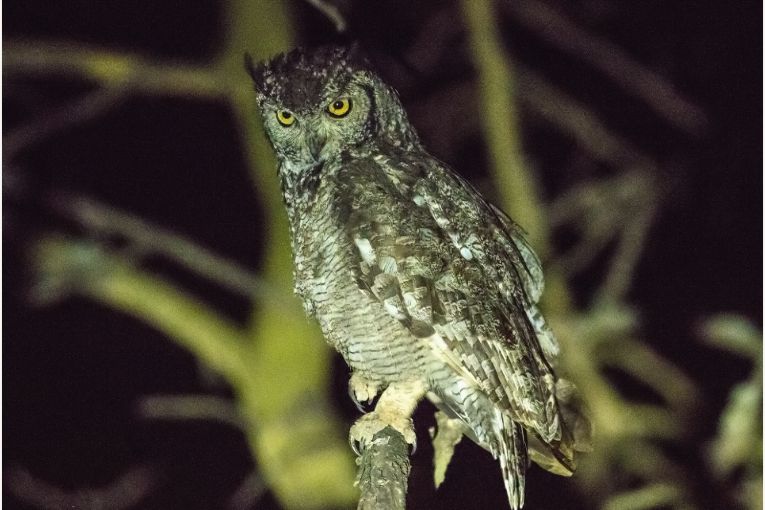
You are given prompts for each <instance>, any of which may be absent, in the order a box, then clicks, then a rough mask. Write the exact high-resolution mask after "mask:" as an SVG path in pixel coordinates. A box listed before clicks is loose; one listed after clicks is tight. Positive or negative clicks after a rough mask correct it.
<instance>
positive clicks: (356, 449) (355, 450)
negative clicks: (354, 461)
mask: <svg viewBox="0 0 765 510" xmlns="http://www.w3.org/2000/svg"><path fill="white" fill-rule="evenodd" d="M357 442H358V441H356V440H355V439H354V438H353V436H352V435H349V436H348V444H350V445H351V450H353V453H355V454H356V457H361V448H360V447H358V446H356V443H357Z"/></svg>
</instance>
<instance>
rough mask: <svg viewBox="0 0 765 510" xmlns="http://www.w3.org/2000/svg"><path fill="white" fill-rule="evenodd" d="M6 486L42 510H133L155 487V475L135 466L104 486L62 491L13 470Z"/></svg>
mask: <svg viewBox="0 0 765 510" xmlns="http://www.w3.org/2000/svg"><path fill="white" fill-rule="evenodd" d="M6 476H7V478H6V483H5V486H6V487H7V488H8V490H9V492H11V493H12V494H13V495H14V496H15V497H16V498H18V499H19V500H21V501H23V502H25V503H27V504H29V505H32V506H34V507H36V508H41V509H44V510H48V509H50V510H64V509H70V508H76V509H81V510H122V509H127V508H133V507H135V506H136V505H137V504H138V503H140V502H141V500H143V499H144V498H146V496H148V495H149V493H150V492H151V491H152V490H153V489H154V488H155V487H156V486H157V481H158V480H157V475H156V473H155V472H154V470H152V469H150V468H147V467H135V468H132V469H130V470H128V471H127V472H125V473H123V474H122V475H120V476H119V477H118V478H117V479H116V480H114V481H113V482H112V483H110V484H109V485H107V486H105V487H100V488H94V489H80V490H77V491H71V492H70V491H65V490H63V489H61V488H59V487H56V486H55V485H52V484H50V483H48V482H45V481H43V480H40V479H38V478H36V477H35V476H33V475H32V474H31V473H30V472H29V471H27V470H25V469H22V468H12V469H10V470H9V473H8V474H7V475H6Z"/></svg>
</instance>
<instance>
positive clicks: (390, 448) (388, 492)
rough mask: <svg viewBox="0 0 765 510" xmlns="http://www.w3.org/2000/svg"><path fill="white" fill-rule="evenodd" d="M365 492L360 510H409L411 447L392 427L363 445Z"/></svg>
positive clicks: (361, 471) (361, 480)
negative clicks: (407, 492)
mask: <svg viewBox="0 0 765 510" xmlns="http://www.w3.org/2000/svg"><path fill="white" fill-rule="evenodd" d="M356 462H357V463H358V465H359V479H358V486H359V489H360V490H361V498H360V499H359V506H358V509H359V510H372V509H390V510H399V509H400V510H403V509H404V508H406V490H407V479H408V478H409V470H410V464H409V445H408V444H407V443H406V441H404V437H403V436H402V435H401V434H400V433H399V432H398V431H396V430H395V429H393V428H392V427H390V426H388V427H385V428H384V429H383V430H381V431H380V432H378V433H377V434H375V435H374V438H373V439H372V441H371V442H370V443H369V444H366V445H363V446H362V449H361V455H360V457H359V458H358V459H357V460H356Z"/></svg>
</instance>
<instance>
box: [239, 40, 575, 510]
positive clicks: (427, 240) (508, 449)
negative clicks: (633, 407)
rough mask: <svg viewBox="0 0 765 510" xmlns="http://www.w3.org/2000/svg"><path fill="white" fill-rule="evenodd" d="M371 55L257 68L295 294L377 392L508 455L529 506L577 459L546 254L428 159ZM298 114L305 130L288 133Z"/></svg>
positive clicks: (308, 57)
mask: <svg viewBox="0 0 765 510" xmlns="http://www.w3.org/2000/svg"><path fill="white" fill-rule="evenodd" d="M301 51H302V50H296V52H301ZM355 59H357V57H356V56H354V55H353V54H352V51H351V50H348V51H345V50H342V49H322V50H320V51H316V52H313V53H311V52H308V53H305V52H303V53H295V52H293V54H287V55H284V56H280V57H277V58H275V59H274V60H272V61H270V62H267V63H265V64H261V65H260V66H258V67H255V66H253V67H251V68H250V72H251V74H252V76H253V79H254V80H255V88H256V91H257V93H258V104H259V106H260V108H261V111H262V112H263V116H264V121H265V123H266V131H267V133H268V136H269V139H270V140H271V142H272V144H273V146H274V149H275V151H276V154H277V156H278V157H279V161H280V166H279V177H280V179H281V185H282V192H283V195H284V200H285V204H286V206H287V212H288V217H289V220H290V231H291V242H292V250H293V256H294V263H295V291H296V293H297V294H298V295H299V296H301V298H302V299H303V302H304V305H305V309H306V311H307V313H308V314H309V315H312V316H315V317H316V319H317V320H318V321H319V323H320V325H321V328H322V331H323V333H324V335H325V337H326V339H327V341H328V342H329V343H330V344H331V345H332V346H333V347H334V348H336V349H337V350H338V352H340V354H342V356H343V357H344V358H345V360H346V362H347V363H348V365H349V366H350V367H351V369H352V370H353V371H354V374H358V375H359V376H361V377H362V378H363V380H365V381H368V382H369V384H370V387H379V388H381V389H385V388H386V387H389V385H391V384H393V383H398V382H403V381H412V380H416V381H420V382H422V384H423V385H424V387H425V388H426V391H427V394H428V395H429V397H430V398H431V400H433V402H434V403H435V404H436V405H437V406H438V407H439V408H441V409H442V410H444V411H445V412H447V413H448V414H450V415H451V416H453V417H457V418H459V419H460V420H461V421H462V422H463V423H464V424H465V425H466V429H467V433H468V435H469V436H470V437H471V438H472V439H473V440H474V441H475V442H476V443H477V444H479V445H480V446H482V447H483V448H485V449H486V450H488V451H489V452H490V453H491V454H492V455H493V456H494V457H495V458H497V459H498V460H499V463H500V466H501V469H502V474H503V478H504V481H505V487H506V490H507V493H508V499H509V502H510V505H511V507H512V508H513V509H518V508H520V507H521V506H522V505H523V501H524V484H525V473H526V468H527V464H528V459H529V458H531V459H532V460H534V461H535V462H537V463H538V464H540V465H541V466H542V467H544V468H545V469H548V470H550V471H553V472H555V473H558V474H562V475H569V474H571V472H572V471H573V469H574V452H575V450H576V449H577V448H576V445H575V444H574V443H575V438H574V437H573V435H572V433H571V432H570V431H569V430H568V427H567V424H566V423H565V421H564V420H563V418H562V416H563V415H564V414H565V413H563V412H562V409H561V406H560V402H559V401H558V398H557V397H556V387H557V386H556V385H558V384H559V383H560V382H561V381H563V380H559V379H557V377H556V375H555V373H554V371H553V366H554V364H555V359H556V357H557V356H558V351H559V348H558V344H557V342H556V341H555V338H554V336H553V334H552V332H551V331H550V329H549V328H548V327H547V324H546V323H545V320H544V318H543V317H542V314H541V313H540V311H539V309H538V308H537V305H536V303H537V302H538V300H539V297H540V295H541V294H542V291H543V287H544V281H543V276H542V269H541V266H540V263H539V260H538V259H537V257H536V255H535V254H534V252H533V250H532V249H531V248H530V247H529V245H528V244H527V243H526V241H525V240H524V238H523V233H522V231H521V229H520V228H519V227H518V226H517V225H516V224H515V223H514V222H513V221H512V220H511V219H510V218H509V217H507V216H506V215H505V214H504V213H503V212H502V211H500V210H499V209H497V208H496V207H494V206H492V205H490V204H488V203H487V202H486V201H485V200H484V199H483V198H482V197H481V196H480V195H479V194H478V193H477V192H476V191H475V190H474V189H473V188H472V187H471V186H470V184H468V183H467V182H466V181H464V180H463V179H462V178H460V177H459V176H458V175H457V174H456V173H455V172H453V171H452V170H451V169H449V168H448V167H447V166H446V165H444V164H443V163H441V162H440V161H438V160H437V159H436V158H434V157H432V156H431V155H430V154H428V153H427V152H426V151H425V149H424V148H423V147H422V145H421V144H420V142H419V139H418V138H417V135H416V133H415V132H414V129H413V128H412V127H411V125H410V124H409V122H408V120H407V119H406V114H405V112H404V110H403V108H402V106H401V103H400V101H399V100H398V97H397V95H396V94H395V91H393V89H392V88H390V87H389V86H387V85H386V84H384V83H383V82H382V81H381V80H380V79H379V77H377V76H376V75H375V74H374V73H373V72H372V71H371V70H370V68H369V67H368V65H367V64H366V63H365V62H359V61H357V60H355ZM321 65H323V66H325V67H324V68H322V69H321V70H320V71H317V72H316V73H313V74H312V72H311V69H312V67H311V66H321ZM304 81H308V82H310V83H309V84H308V85H304V84H303V83H302V82H304ZM338 94H341V95H342V94H346V95H347V96H348V97H350V98H352V99H353V104H354V105H355V106H354V108H355V110H354V111H353V112H352V114H351V116H350V119H351V120H348V121H337V120H336V119H335V120H327V119H326V118H325V117H326V115H325V106H324V105H326V104H328V102H330V103H329V104H331V101H332V100H333V98H335V97H337V95H338ZM282 108H289V110H290V111H291V112H293V113H294V116H295V117H296V118H297V121H296V123H295V125H296V126H298V127H297V128H294V129H293V128H289V129H287V128H285V127H284V126H281V127H280V126H279V125H277V124H276V122H275V120H274V117H273V113H274V112H276V111H280V109H282ZM353 115H356V116H357V117H353ZM301 122H302V123H303V124H301ZM311 123H315V126H314V125H312V124H311ZM290 129H291V130H290ZM301 130H302V131H301ZM333 137H336V138H337V139H335V138H333ZM317 140H318V141H317ZM322 144H323V145H322ZM566 388H567V391H568V389H569V388H572V386H571V385H567V386H566ZM569 393H570V392H569ZM572 401H573V399H572ZM570 415H571V416H577V414H576V412H575V411H571V414H570ZM579 429H582V430H584V429H586V427H585V426H581V427H579Z"/></svg>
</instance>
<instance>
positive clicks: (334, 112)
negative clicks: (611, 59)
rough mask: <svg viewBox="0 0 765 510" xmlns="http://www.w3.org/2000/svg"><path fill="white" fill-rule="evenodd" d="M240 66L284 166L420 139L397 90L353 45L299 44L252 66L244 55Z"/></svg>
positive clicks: (314, 163) (312, 164)
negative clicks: (250, 82) (374, 145)
mask: <svg viewBox="0 0 765 510" xmlns="http://www.w3.org/2000/svg"><path fill="white" fill-rule="evenodd" d="M245 66H246V68H247V71H248V72H249V73H250V76H252V79H253V82H254V83H255V92H256V95H257V102H258V106H259V108H260V112H261V114H262V116H263V123H264V125H265V128H266V132H267V134H268V137H269V139H270V140H271V144H272V145H273V147H274V151H275V152H276V155H277V156H278V157H279V159H280V160H281V162H282V166H283V167H284V166H287V167H288V168H290V169H292V171H300V170H301V169H305V168H311V167H315V166H317V165H319V164H321V163H323V162H325V161H327V160H329V159H331V158H337V157H340V156H341V155H342V154H343V153H344V152H345V151H348V150H351V149H353V148H355V147H362V146H364V145H365V144H369V143H373V142H375V141H385V142H386V143H390V144H393V145H398V146H406V145H412V144H417V143H418V141H417V135H416V134H415V132H414V130H413V128H412V127H411V125H410V124H409V122H408V120H407V117H406V113H405V112H404V109H403V107H402V106H401V102H400V101H399V99H398V95H397V94H396V92H395V90H393V88H392V87H390V86H388V85H386V84H385V83H384V82H383V81H382V80H381V79H380V78H379V77H378V76H377V75H376V74H375V73H374V72H373V71H372V68H371V66H370V64H369V62H368V61H367V59H366V58H364V56H363V55H361V52H360V50H359V49H358V48H357V47H355V46H352V47H350V48H344V47H336V46H324V47H320V48H316V49H310V50H309V49H302V48H298V49H295V50H293V51H291V52H289V53H284V54H281V55H277V56H276V57H274V58H272V59H271V60H269V61H267V62H263V63H260V64H257V65H256V64H253V62H252V60H251V59H250V57H249V56H248V55H245ZM284 163H287V165H284Z"/></svg>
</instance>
